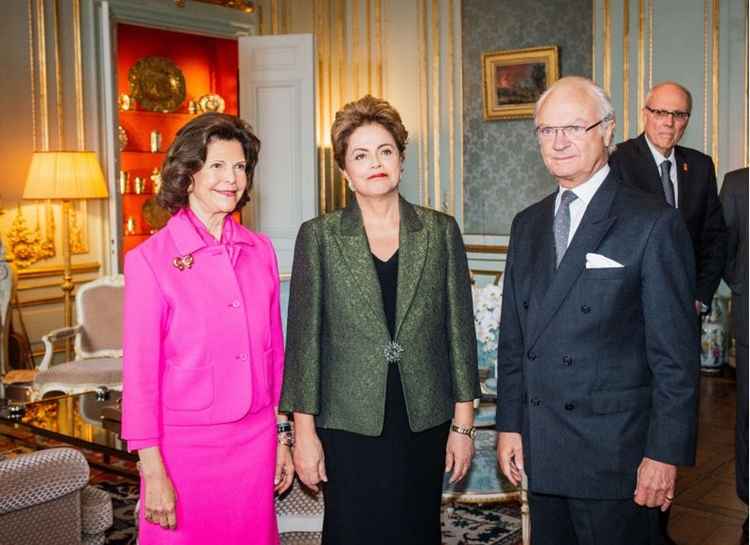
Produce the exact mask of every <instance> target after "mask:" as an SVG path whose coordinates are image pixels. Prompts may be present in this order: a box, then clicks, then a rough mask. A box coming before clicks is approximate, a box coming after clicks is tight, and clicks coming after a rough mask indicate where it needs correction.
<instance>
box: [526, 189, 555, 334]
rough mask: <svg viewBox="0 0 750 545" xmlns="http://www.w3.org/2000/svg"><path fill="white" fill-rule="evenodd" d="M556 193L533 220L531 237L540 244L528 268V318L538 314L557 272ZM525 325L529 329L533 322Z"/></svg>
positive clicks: (546, 200)
mask: <svg viewBox="0 0 750 545" xmlns="http://www.w3.org/2000/svg"><path fill="white" fill-rule="evenodd" d="M556 195H557V193H553V194H552V195H550V196H549V197H547V198H546V199H545V200H544V201H543V202H542V206H541V208H540V209H539V213H538V214H537V217H536V218H535V219H533V220H532V222H531V223H532V227H531V236H530V239H531V240H535V241H538V246H537V248H536V249H535V251H534V252H533V254H532V256H533V257H532V259H531V264H530V267H529V268H528V269H526V270H529V271H531V275H530V278H531V279H532V280H531V282H532V285H531V293H530V296H529V302H528V304H529V309H528V313H527V318H529V317H531V316H537V315H538V312H539V310H540V308H541V306H542V301H544V296H545V295H546V293H547V290H548V289H549V286H550V284H551V282H552V276H553V275H554V274H555V238H554V233H553V230H552V221H553V219H554V216H555V198H556ZM525 325H526V330H527V331H528V330H529V327H530V326H531V324H530V323H527V324H525Z"/></svg>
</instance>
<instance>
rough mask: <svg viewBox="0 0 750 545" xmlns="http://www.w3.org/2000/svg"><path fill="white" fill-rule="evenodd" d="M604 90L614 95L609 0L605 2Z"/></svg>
mask: <svg viewBox="0 0 750 545" xmlns="http://www.w3.org/2000/svg"><path fill="white" fill-rule="evenodd" d="M603 70H604V76H603V79H604V90H605V91H607V94H608V95H610V96H611V95H612V15H611V14H610V10H609V0H604V68H603Z"/></svg>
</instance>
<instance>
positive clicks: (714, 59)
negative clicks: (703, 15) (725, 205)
mask: <svg viewBox="0 0 750 545" xmlns="http://www.w3.org/2000/svg"><path fill="white" fill-rule="evenodd" d="M711 42H712V43H711V156H712V157H713V159H714V167H715V168H716V171H717V172H718V171H719V68H720V66H719V0H713V2H712V9H711Z"/></svg>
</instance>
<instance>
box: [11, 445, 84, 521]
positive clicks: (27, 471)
mask: <svg viewBox="0 0 750 545" xmlns="http://www.w3.org/2000/svg"><path fill="white" fill-rule="evenodd" d="M88 480H89V465H88V463H87V462H86V459H85V458H84V457H83V454H81V453H80V452H78V451H77V450H73V449H70V448H56V449H48V450H40V451H38V452H33V453H31V454H28V455H25V456H18V457H16V458H11V459H9V460H3V461H1V462H0V514H5V513H9V512H11V511H19V510H22V509H26V508H28V507H32V506H35V505H39V504H42V503H45V502H49V501H51V500H55V499H58V498H62V497H63V496H66V495H67V494H71V493H73V492H75V491H77V490H80V489H81V488H83V487H84V486H86V483H87V482H88Z"/></svg>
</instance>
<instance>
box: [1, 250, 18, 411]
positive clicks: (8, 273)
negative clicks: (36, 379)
mask: <svg viewBox="0 0 750 545" xmlns="http://www.w3.org/2000/svg"><path fill="white" fill-rule="evenodd" d="M14 280H15V278H14V271H13V267H12V266H11V264H10V263H9V262H8V261H7V260H6V258H5V249H4V248H3V242H2V240H0V399H2V398H3V397H5V393H4V386H3V380H2V379H3V376H4V375H5V373H7V372H8V370H9V369H10V365H9V362H8V336H9V334H10V319H11V313H10V302H11V300H12V299H13V289H14V287H15V284H14Z"/></svg>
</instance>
